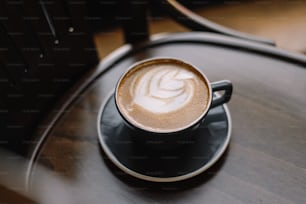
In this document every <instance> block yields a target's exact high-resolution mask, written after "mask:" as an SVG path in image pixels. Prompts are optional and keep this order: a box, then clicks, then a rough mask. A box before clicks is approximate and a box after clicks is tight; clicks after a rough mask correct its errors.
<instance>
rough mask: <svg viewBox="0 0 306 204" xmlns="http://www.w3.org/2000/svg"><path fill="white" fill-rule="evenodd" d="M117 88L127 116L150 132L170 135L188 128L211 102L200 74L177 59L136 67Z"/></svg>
mask: <svg viewBox="0 0 306 204" xmlns="http://www.w3.org/2000/svg"><path fill="white" fill-rule="evenodd" d="M117 89H118V90H117V96H116V97H117V104H118V106H119V109H120V111H121V113H122V114H123V115H124V117H125V118H126V119H128V121H129V122H130V123H132V124H134V125H136V126H138V127H141V128H143V129H145V130H149V131H157V132H171V131H176V130H177V129H180V128H183V127H186V126H188V125H189V124H191V123H193V122H194V121H195V120H197V119H198V118H199V117H200V116H201V115H202V114H203V112H204V111H205V110H206V108H207V106H208V104H209V101H210V93H209V88H208V85H207V81H206V80H205V78H204V77H203V76H202V75H201V73H199V71H198V70H196V69H195V68H193V67H192V66H191V65H188V64H185V63H181V62H179V61H174V60H169V61H167V60H164V61H152V62H151V63H150V62H145V63H143V64H139V65H136V67H133V68H132V69H131V70H129V71H128V72H127V73H126V74H125V75H124V77H123V78H122V79H121V80H120V82H119V84H118V88H117Z"/></svg>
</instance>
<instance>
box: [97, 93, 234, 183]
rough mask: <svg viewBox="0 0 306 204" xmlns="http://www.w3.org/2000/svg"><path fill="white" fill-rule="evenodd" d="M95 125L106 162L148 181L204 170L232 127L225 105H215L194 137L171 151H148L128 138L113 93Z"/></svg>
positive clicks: (226, 142)
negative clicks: (107, 159)
mask: <svg viewBox="0 0 306 204" xmlns="http://www.w3.org/2000/svg"><path fill="white" fill-rule="evenodd" d="M97 125H98V133H99V141H100V144H101V146H102V149H103V150H104V152H105V154H106V155H107V157H108V158H109V159H110V161H111V162H112V163H114V164H115V165H116V166H117V167H118V168H119V169H121V170H122V171H123V172H125V173H126V174H129V175H130V176H133V177H136V178H138V179H142V180H146V181H152V182H176V181H181V180H185V179H188V178H192V177H194V176H196V175H198V174H200V173H202V172H204V171H205V170H207V169H208V168H209V167H211V166H212V165H213V164H214V163H216V162H217V160H218V159H219V158H220V157H221V156H222V154H223V153H224V152H225V150H226V148H227V146H228V145H229V141H230V137H231V129H232V127H231V117H230V113H229V110H228V108H227V106H226V105H222V106H218V107H215V108H213V109H211V110H209V112H208V115H207V116H206V118H205V120H204V122H203V123H202V124H201V126H200V127H199V130H198V131H197V132H196V133H195V134H196V135H195V137H194V138H195V139H194V140H192V141H190V142H186V143H185V144H182V145H181V146H180V147H178V148H176V149H175V150H171V151H157V150H150V148H146V147H144V145H139V143H137V142H136V141H134V140H133V139H131V134H132V133H131V131H129V129H128V127H127V126H126V125H125V124H124V121H123V119H122V118H121V116H120V114H119V113H118V111H117V109H116V105H115V99H114V95H113V94H111V95H110V96H109V97H108V98H107V99H106V101H105V103H104V104H103V105H102V106H101V109H100V111H99V114H98V124H97Z"/></svg>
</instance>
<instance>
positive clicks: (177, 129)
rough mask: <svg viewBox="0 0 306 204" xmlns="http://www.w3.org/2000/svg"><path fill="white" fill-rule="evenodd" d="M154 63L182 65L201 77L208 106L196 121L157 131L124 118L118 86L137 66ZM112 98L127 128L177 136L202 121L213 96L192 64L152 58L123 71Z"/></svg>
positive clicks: (207, 83)
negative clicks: (206, 92) (119, 100)
mask: <svg viewBox="0 0 306 204" xmlns="http://www.w3.org/2000/svg"><path fill="white" fill-rule="evenodd" d="M156 61H161V62H175V63H178V64H183V65H186V66H188V67H189V68H192V69H194V70H195V71H196V72H198V73H199V74H200V75H201V76H202V77H203V79H204V80H205V83H206V86H207V88H208V92H209V93H208V96H209V99H208V104H207V106H206V107H205V109H204V111H203V112H202V114H201V115H200V116H199V117H197V118H196V119H194V120H193V121H192V122H191V123H188V124H187V125H185V126H182V127H180V128H175V129H167V130H159V129H157V130H156V129H153V128H151V129H150V128H145V127H143V126H140V125H139V124H138V123H136V122H134V121H132V120H130V119H129V117H128V116H126V115H125V114H124V111H122V110H121V108H120V106H119V104H118V89H119V85H120V84H121V82H122V80H123V78H124V77H125V76H126V75H127V74H128V73H130V72H131V71H133V70H134V69H136V68H138V67H139V66H141V65H143V64H150V63H154V62H155V63H156ZM114 97H115V105H116V108H117V110H118V112H119V114H120V115H121V117H122V118H123V119H124V121H125V122H126V123H127V125H128V126H130V127H131V128H133V129H137V130H141V131H144V132H149V133H151V134H165V135H166V134H177V133H180V132H184V131H186V130H189V129H190V128H192V127H194V126H195V125H197V124H198V123H199V122H201V120H202V119H204V118H205V116H206V115H207V113H208V111H209V109H210V107H211V103H212V99H213V96H212V88H211V85H210V81H209V80H208V78H207V77H206V75H205V74H204V73H203V72H202V71H201V70H199V69H198V68H197V67H196V66H194V65H193V64H191V63H187V62H185V61H183V60H180V59H177V58H172V57H154V58H149V59H145V60H141V61H138V62H135V63H133V64H132V65H130V66H129V67H128V68H127V70H126V71H124V73H123V74H122V75H121V77H120V78H119V80H118V81H117V84H116V88H115V93H114Z"/></svg>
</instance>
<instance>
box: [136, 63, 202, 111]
mask: <svg viewBox="0 0 306 204" xmlns="http://www.w3.org/2000/svg"><path fill="white" fill-rule="evenodd" d="M195 77H196V76H195V75H194V73H192V72H191V71H188V70H186V69H184V68H179V67H173V66H158V67H155V68H152V69H150V70H149V71H148V72H146V73H144V74H143V75H139V76H136V77H135V78H134V80H133V81H132V84H131V86H130V94H131V96H132V98H133V103H134V104H137V105H139V106H141V107H142V108H143V109H145V110H147V111H150V112H153V113H170V112H173V111H176V110H179V109H181V108H183V107H184V106H186V105H188V103H189V102H190V101H191V99H192V97H193V95H194V91H195V86H196V83H197V81H196V80H195Z"/></svg>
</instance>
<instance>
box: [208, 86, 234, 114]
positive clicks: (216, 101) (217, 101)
mask: <svg viewBox="0 0 306 204" xmlns="http://www.w3.org/2000/svg"><path fill="white" fill-rule="evenodd" d="M210 86H211V89H212V92H215V91H224V93H223V94H222V95H221V96H218V97H216V98H213V100H212V103H211V106H210V107H211V108H214V107H216V106H219V105H222V104H223V103H227V102H228V101H229V100H230V99H231V97H232V92H233V85H232V82H230V81H228V80H222V81H216V82H213V83H211V84H210Z"/></svg>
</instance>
